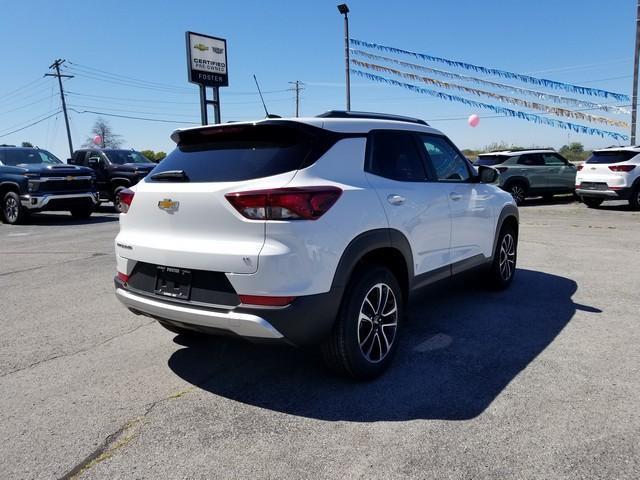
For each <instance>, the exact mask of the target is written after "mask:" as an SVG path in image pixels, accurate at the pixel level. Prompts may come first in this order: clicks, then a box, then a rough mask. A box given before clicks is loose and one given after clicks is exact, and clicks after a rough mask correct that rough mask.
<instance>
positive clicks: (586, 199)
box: [582, 197, 603, 208]
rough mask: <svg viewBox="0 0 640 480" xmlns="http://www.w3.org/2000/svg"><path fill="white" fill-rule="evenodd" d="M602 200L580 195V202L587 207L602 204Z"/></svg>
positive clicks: (595, 206)
mask: <svg viewBox="0 0 640 480" xmlns="http://www.w3.org/2000/svg"><path fill="white" fill-rule="evenodd" d="M602 201H603V200H602V199H601V198H594V197H582V203H584V204H585V205H586V206H587V207H589V208H598V207H599V206H600V205H602Z"/></svg>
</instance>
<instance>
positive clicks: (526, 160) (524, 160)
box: [518, 153, 544, 167]
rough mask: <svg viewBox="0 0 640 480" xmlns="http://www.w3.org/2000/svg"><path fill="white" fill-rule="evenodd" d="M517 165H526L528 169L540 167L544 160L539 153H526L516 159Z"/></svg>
mask: <svg viewBox="0 0 640 480" xmlns="http://www.w3.org/2000/svg"><path fill="white" fill-rule="evenodd" d="M518 165H526V166H528V167H542V166H544V160H543V159H542V155H540V154H539V153H526V154H524V155H521V156H520V158H519V159H518Z"/></svg>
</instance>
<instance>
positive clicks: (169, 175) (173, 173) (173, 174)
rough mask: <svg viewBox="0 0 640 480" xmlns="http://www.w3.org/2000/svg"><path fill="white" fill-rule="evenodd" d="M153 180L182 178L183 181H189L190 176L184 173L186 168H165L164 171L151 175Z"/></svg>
mask: <svg viewBox="0 0 640 480" xmlns="http://www.w3.org/2000/svg"><path fill="white" fill-rule="evenodd" d="M151 180H180V181H182V182H188V181H189V177H188V176H187V174H186V173H184V170H165V171H164V172H159V173H154V174H153V175H151Z"/></svg>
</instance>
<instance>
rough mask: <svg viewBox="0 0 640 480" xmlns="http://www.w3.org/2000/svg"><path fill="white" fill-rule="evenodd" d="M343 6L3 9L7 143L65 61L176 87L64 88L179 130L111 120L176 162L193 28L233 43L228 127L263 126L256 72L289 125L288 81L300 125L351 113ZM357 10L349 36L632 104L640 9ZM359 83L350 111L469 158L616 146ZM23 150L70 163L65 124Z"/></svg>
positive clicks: (21, 136) (589, 4)
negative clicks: (449, 144) (506, 149)
mask: <svg viewBox="0 0 640 480" xmlns="http://www.w3.org/2000/svg"><path fill="white" fill-rule="evenodd" d="M337 3H339V2H338V1H336V0H332V1H324V0H322V1H319V0H316V1H313V2H312V1H307V2H300V1H297V2H294V1H243V0H235V1H228V2H222V1H212V0H207V1H182V2H178V1H173V2H170V1H160V0H158V1H154V2H151V1H142V0H137V1H126V2H125V1H111V0H101V1H100V2H97V1H92V0H83V1H70V0H67V1H65V0H58V1H56V2H52V1H50V0H29V1H23V2H16V1H6V0H0V6H1V7H2V15H1V16H0V45H2V75H0V135H3V134H4V133H6V132H8V131H10V130H13V129H14V128H19V127H21V126H23V125H25V124H28V123H30V122H29V121H30V120H32V119H38V118H42V117H43V116H44V115H45V114H47V113H48V112H52V111H54V110H55V109H57V108H59V102H60V100H59V96H58V95H57V92H58V87H57V84H54V82H55V79H53V78H50V77H48V78H45V79H41V77H42V75H43V73H45V72H47V68H48V66H49V65H50V64H51V63H52V61H53V60H54V59H56V58H65V59H67V60H68V61H71V62H74V63H75V64H76V65H80V66H82V67H76V73H78V72H79V70H78V69H81V68H84V67H90V68H93V69H100V70H105V71H108V72H111V73H115V74H119V75H125V76H129V77H134V78H139V79H142V80H146V81H152V82H158V83H162V84H169V85H174V86H176V88H171V89H169V90H167V91H164V90H153V89H147V88H136V87H133V86H131V85H123V84H115V83H109V82H105V81H101V80H99V79H98V78H100V76H99V75H98V78H95V77H94V78H90V77H92V75H86V73H87V72H89V71H90V70H86V68H85V69H84V70H81V72H85V74H84V75H82V74H81V73H78V74H77V76H76V77H75V78H73V79H70V80H67V81H65V82H64V85H65V88H66V89H67V90H68V91H69V92H70V94H69V97H68V102H69V103H70V104H71V105H76V107H74V108H75V109H76V110H95V111H102V112H108V113H113V114H118V115H131V116H139V117H149V118H158V119H169V120H176V122H175V123H159V122H158V123H155V122H145V121H140V120H128V119H121V118H115V117H105V118H107V119H108V120H109V121H110V123H111V125H112V127H113V129H114V130H115V131H116V133H119V134H121V135H123V136H124V138H125V140H126V146H127V147H133V148H136V149H146V148H149V149H153V150H165V151H167V150H170V149H171V148H172V142H171V140H170V139H169V136H168V135H169V133H170V132H171V131H172V130H173V129H174V128H177V127H180V126H182V125H186V123H184V122H188V121H191V122H198V120H199V107H198V103H197V102H198V97H197V87H196V86H195V85H191V84H189V83H187V79H186V61H185V46H184V32H185V31H186V30H192V31H196V32H201V33H205V34H210V35H215V36H220V37H225V38H227V40H228V48H229V70H230V87H229V88H225V89H222V93H221V97H222V102H223V104H222V115H223V121H226V120H241V119H257V118H262V117H263V116H264V115H263V111H262V106H261V104H260V102H259V99H258V97H257V95H256V94H255V87H254V84H253V79H252V76H251V75H252V74H253V73H255V74H256V75H257V76H258V79H259V80H260V83H261V87H262V88H263V90H265V91H269V92H272V93H268V94H266V95H265V98H266V100H267V103H268V107H269V109H270V110H271V111H272V112H273V113H277V114H281V115H292V114H293V113H294V101H293V98H294V96H293V93H292V92H290V91H286V89H287V88H289V87H290V86H291V85H289V83H288V82H290V81H293V80H301V81H303V82H305V84H306V85H305V90H304V92H303V94H302V107H301V111H302V114H305V115H315V114H317V113H320V112H322V111H325V110H328V109H332V108H343V107H344V63H343V51H344V50H343V49H344V47H343V37H342V33H343V30H342V29H343V23H342V17H341V16H340V14H339V13H338V11H337V9H336V4H337ZM348 4H349V7H350V8H351V16H350V20H351V23H350V27H351V34H352V37H354V38H359V39H362V40H368V41H372V42H377V43H382V44H387V45H392V46H397V47H400V48H405V49H410V50H415V51H419V52H425V53H430V54H433V55H439V56H443V57H448V58H452V59H458V60H463V61H467V62H471V63H475V64H479V65H484V66H489V67H496V68H502V69H507V70H511V71H515V72H519V73H531V74H533V75H539V76H543V77H546V78H550V79H554V80H560V81H565V82H571V83H576V84H581V85H585V86H593V87H598V88H603V89H608V90H612V91H615V92H621V93H627V94H630V93H631V83H632V81H631V74H632V65H633V45H634V35H635V30H634V29H635V6H636V2H635V1H634V0H615V1H610V2H603V1H598V0H562V1H558V0H553V1H550V0H538V1H536V2H531V1H523V0H522V1H521V0H510V1H508V0H504V1H498V0H493V1H492V0H486V1H477V0H476V1H471V0H454V1H445V0H439V1H435V0H433V1H420V2H418V1H404V2H403V1H396V2H389V1H381V0H375V1H372V0H350V1H349V2H348ZM440 68H442V66H440ZM38 79H41V80H38ZM30 82H35V83H34V84H33V85H32V86H31V87H30V88H28V89H23V90H21V91H19V92H17V93H15V94H12V95H7V94H9V93H10V92H11V91H12V90H15V89H18V88H20V87H23V86H24V85H27V84H29V83H30ZM352 83H353V87H352V108H353V109H354V110H370V111H382V112H391V113H399V114H406V115H413V116H418V117H421V118H425V119H427V120H429V121H430V123H431V124H432V125H434V126H435V127H437V128H440V129H442V130H443V131H445V133H447V134H448V135H449V136H450V137H451V138H452V139H453V140H454V141H455V142H456V143H457V144H458V145H459V146H460V147H461V148H465V147H480V146H484V145H487V144H489V143H492V142H496V141H505V142H513V143H517V144H521V145H531V144H538V145H552V146H560V145H562V144H564V143H567V141H568V140H570V141H580V142H583V143H584V144H585V145H586V146H587V147H598V146H605V145H610V144H611V143H612V141H611V140H610V139H601V138H599V137H591V136H586V135H580V134H576V133H571V134H570V135H568V134H567V131H564V130H560V129H555V128H552V127H547V126H539V125H534V124H531V123H527V122H524V121H522V120H515V119H506V118H484V117H485V116H489V115H490V113H485V112H484V111H478V112H476V111H474V110H473V109H470V108H469V107H466V106H463V105H458V104H454V103H447V102H442V101H440V100H435V99H432V98H429V97H425V96H421V95H418V94H415V93H412V92H408V91H403V90H401V89H397V88H395V87H390V86H381V85H377V84H372V83H370V82H368V81H366V80H363V79H359V78H354V79H352ZM88 95H92V96H88ZM98 96H101V97H98ZM103 97H114V98H103ZM490 103H491V102H490ZM494 103H495V102H494ZM29 104H32V105H29ZM471 113H478V114H480V116H481V117H482V120H481V122H480V126H478V127H477V128H475V129H472V128H470V127H469V126H468V125H467V123H466V120H465V119H464V118H465V117H467V116H468V115H470V114H471ZM596 113H598V112H596ZM70 115H71V125H72V134H73V140H74V144H75V146H79V145H80V144H81V143H82V142H83V141H84V140H85V138H86V136H87V134H88V131H89V129H90V127H91V125H92V123H93V122H94V121H95V118H96V115H94V114H87V113H85V114H79V113H76V112H71V114H70ZM604 115H609V114H604ZM575 123H582V124H587V123H585V122H579V121H575ZM12 127H14V128H12ZM624 133H628V132H624ZM23 140H28V141H31V142H32V143H34V144H37V145H39V146H40V147H42V148H48V149H50V150H51V151H52V152H54V153H55V154H56V155H58V156H60V157H61V158H63V159H64V158H67V156H68V154H67V146H66V136H65V133H64V123H63V119H62V116H61V115H58V116H57V118H56V117H52V118H51V119H49V120H46V121H44V122H42V123H39V124H38V125H35V126H33V127H30V128H28V129H25V130H23V131H21V132H19V133H16V134H13V135H9V136H4V137H0V143H10V144H11V143H14V144H15V143H20V142H21V141H23Z"/></svg>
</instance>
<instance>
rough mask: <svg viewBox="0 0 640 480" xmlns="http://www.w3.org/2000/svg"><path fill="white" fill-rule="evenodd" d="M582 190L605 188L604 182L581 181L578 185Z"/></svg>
mask: <svg viewBox="0 0 640 480" xmlns="http://www.w3.org/2000/svg"><path fill="white" fill-rule="evenodd" d="M580 187H581V188H582V189H583V190H606V189H607V184H606V183H598V182H582V185H581V186H580Z"/></svg>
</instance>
